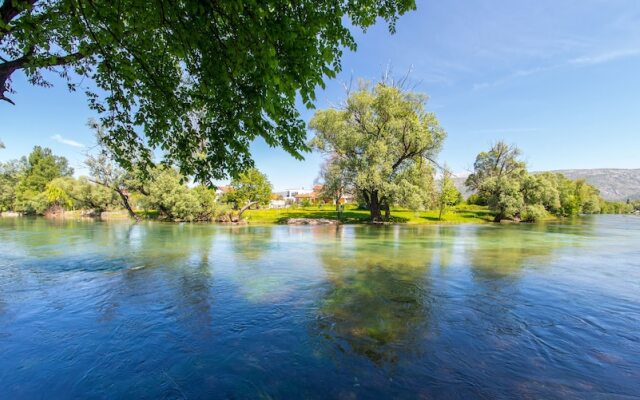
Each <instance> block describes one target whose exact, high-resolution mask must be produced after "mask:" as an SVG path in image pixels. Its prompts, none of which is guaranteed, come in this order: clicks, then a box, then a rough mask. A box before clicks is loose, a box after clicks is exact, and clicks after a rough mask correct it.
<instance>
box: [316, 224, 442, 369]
mask: <svg viewBox="0 0 640 400" xmlns="http://www.w3.org/2000/svg"><path fill="white" fill-rule="evenodd" d="M340 229H342V231H340ZM337 232H340V233H341V234H338V236H337V237H336V240H335V241H334V242H327V243H325V244H324V245H322V246H318V252H319V258H320V260H321V261H322V265H323V267H324V269H325V271H326V274H327V277H328V282H329V288H328V289H327V291H326V294H325V296H324V298H323V299H322V301H321V305H320V308H319V310H318V318H317V326H316V328H317V329H318V331H319V332H320V335H321V336H323V337H324V338H326V339H327V340H329V341H331V342H333V343H335V346H336V349H337V350H338V351H340V352H347V353H348V352H354V353H357V354H360V355H363V356H365V357H367V358H368V359H370V360H371V361H373V362H374V363H376V364H386V363H390V364H394V363H395V362H396V361H397V360H398V357H400V354H402V353H411V352H414V351H416V350H417V349H419V346H417V345H416V342H417V341H419V340H421V338H422V336H423V335H426V334H427V333H428V331H429V316H430V314H431V309H432V307H433V302H434V298H433V296H432V294H431V293H430V280H429V278H428V277H427V275H428V273H429V270H430V268H431V262H432V258H433V255H434V243H435V242H434V238H435V237H436V235H435V231H434V230H432V229H431V230H424V231H420V232H415V231H413V232H412V234H415V236H411V234H409V235H407V238H406V239H407V240H406V241H403V243H402V246H401V247H400V246H399V235H400V234H401V232H400V230H399V228H398V227H389V228H386V227H384V228H377V227H370V228H355V229H354V228H348V227H345V228H338V231H337Z"/></svg>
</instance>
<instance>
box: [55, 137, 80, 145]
mask: <svg viewBox="0 0 640 400" xmlns="http://www.w3.org/2000/svg"><path fill="white" fill-rule="evenodd" d="M51 139H53V140H55V141H56V142H58V143H62V144H66V145H68V146H73V147H84V145H83V144H82V143H79V142H76V141H75V140H71V139H65V138H64V137H62V135H53V136H51Z"/></svg>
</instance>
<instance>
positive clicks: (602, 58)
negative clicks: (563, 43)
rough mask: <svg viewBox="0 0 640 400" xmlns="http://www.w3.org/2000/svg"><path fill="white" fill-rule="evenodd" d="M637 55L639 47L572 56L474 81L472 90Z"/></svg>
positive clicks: (639, 51) (638, 54) (639, 54)
mask: <svg viewBox="0 0 640 400" xmlns="http://www.w3.org/2000/svg"><path fill="white" fill-rule="evenodd" d="M637 56H640V49H618V50H613V51H608V52H604V53H598V54H593V55H589V56H583V57H578V58H573V59H571V60H568V61H565V62H564V63H561V64H553V65H548V66H542V67H534V68H530V69H521V70H517V71H514V72H512V73H511V74H509V75H506V76H504V77H502V78H500V79H496V80H494V81H491V82H480V83H475V84H474V85H473V90H483V89H487V88H490V87H494V86H498V85H502V84H504V83H506V82H508V81H512V80H514V79H518V78H524V77H527V76H530V75H536V74H540V73H543V72H548V71H553V70H556V69H559V68H566V67H567V66H574V67H575V68H578V67H588V66H591V65H597V64H604V63H608V62H611V61H616V60H619V59H623V58H629V57H637Z"/></svg>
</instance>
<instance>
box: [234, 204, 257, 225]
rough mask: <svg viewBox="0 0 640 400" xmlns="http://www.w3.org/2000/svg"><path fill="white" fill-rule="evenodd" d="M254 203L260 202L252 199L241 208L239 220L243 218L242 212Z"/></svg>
mask: <svg viewBox="0 0 640 400" xmlns="http://www.w3.org/2000/svg"><path fill="white" fill-rule="evenodd" d="M254 204H258V202H257V201H250V202H249V204H247V205H246V206H244V207H242V208H241V209H240V211H239V212H238V221H239V220H240V219H241V218H242V213H244V212H245V211H247V210H248V209H249V208H250V207H251V206H252V205H254Z"/></svg>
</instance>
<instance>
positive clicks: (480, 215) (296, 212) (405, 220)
mask: <svg viewBox="0 0 640 400" xmlns="http://www.w3.org/2000/svg"><path fill="white" fill-rule="evenodd" d="M136 213H137V214H138V215H139V216H140V217H141V218H142V219H150V220H155V219H157V218H158V212H157V211H142V210H138V211H136ZM11 215H13V214H11ZM11 215H9V214H8V213H7V215H3V216H11ZM15 216H19V214H16V215H15ZM49 217H50V218H62V219H81V218H83V212H82V211H80V210H67V211H64V213H62V214H58V215H55V216H49ZM290 218H323V219H330V220H340V221H341V222H343V223H346V224H358V223H366V222H369V211H368V210H360V209H357V208H356V207H355V206H351V207H347V208H345V210H344V212H343V213H342V215H340V216H339V215H338V214H337V213H336V210H335V208H334V207H333V206H324V207H317V206H312V207H304V208H303V207H301V208H281V209H274V208H268V209H260V210H247V211H246V212H245V213H244V215H243V219H246V220H247V221H248V222H249V223H250V224H286V223H287V220H288V219H290ZM101 219H103V220H127V219H129V215H128V214H127V212H126V211H125V210H115V211H108V212H104V213H102V217H101ZM492 220H493V213H492V212H491V211H490V210H489V209H488V208H487V207H483V206H476V205H461V206H456V207H452V208H451V209H449V210H447V212H446V213H445V214H444V215H443V218H442V220H440V219H439V218H438V211H437V210H431V211H411V210H405V209H399V208H394V209H392V210H391V222H392V223H399V224H461V223H485V222H491V221H492ZM212 223H214V222H212Z"/></svg>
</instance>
